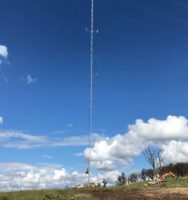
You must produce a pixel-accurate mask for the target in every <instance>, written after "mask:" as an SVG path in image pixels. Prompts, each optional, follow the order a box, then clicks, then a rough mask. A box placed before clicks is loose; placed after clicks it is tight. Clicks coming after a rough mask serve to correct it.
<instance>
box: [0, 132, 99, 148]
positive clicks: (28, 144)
mask: <svg viewBox="0 0 188 200" xmlns="http://www.w3.org/2000/svg"><path fill="white" fill-rule="evenodd" d="M100 139H101V137H100V136H99V135H97V134H93V135H92V143H93V144H94V143H95V142H96V141H99V140H100ZM87 145H88V136H87V135H82V136H70V137H65V138H59V137H57V138H56V137H51V136H43V135H32V134H28V133H23V132H21V131H9V130H8V131H0V147H4V148H16V149H31V148H39V147H47V146H48V147H66V146H87Z"/></svg>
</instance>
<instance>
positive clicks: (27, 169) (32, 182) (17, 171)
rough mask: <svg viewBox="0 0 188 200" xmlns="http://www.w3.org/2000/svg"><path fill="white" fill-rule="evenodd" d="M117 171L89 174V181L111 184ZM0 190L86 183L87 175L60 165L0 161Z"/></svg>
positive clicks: (58, 186) (114, 180) (117, 173)
mask: <svg viewBox="0 0 188 200" xmlns="http://www.w3.org/2000/svg"><path fill="white" fill-rule="evenodd" d="M118 175H119V172H118V171H112V172H108V173H104V174H98V175H96V176H94V175H92V176H91V181H92V182H95V183H99V182H100V183H102V180H103V179H106V180H107V181H108V183H109V184H113V183H115V182H116V180H117V176H118ZM0 179H1V181H0V190H1V191H8V190H12V189H14V190H29V189H47V188H48V189H51V188H56V189H58V188H63V187H65V186H67V185H68V186H69V187H72V186H76V185H83V184H86V183H87V175H86V174H85V173H79V172H77V171H73V172H67V170H66V169H65V168H63V167H62V166H61V165H28V164H24V163H0Z"/></svg>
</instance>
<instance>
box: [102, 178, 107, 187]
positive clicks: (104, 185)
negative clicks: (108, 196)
mask: <svg viewBox="0 0 188 200" xmlns="http://www.w3.org/2000/svg"><path fill="white" fill-rule="evenodd" d="M102 183H103V187H104V188H106V185H107V181H106V180H105V179H104V180H103V181H102Z"/></svg>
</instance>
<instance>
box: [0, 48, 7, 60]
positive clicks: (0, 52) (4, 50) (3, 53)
mask: <svg viewBox="0 0 188 200" xmlns="http://www.w3.org/2000/svg"><path fill="white" fill-rule="evenodd" d="M0 57H2V58H7V57H8V48H7V47H6V46H5V45H0Z"/></svg>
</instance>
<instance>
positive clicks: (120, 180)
mask: <svg viewBox="0 0 188 200" xmlns="http://www.w3.org/2000/svg"><path fill="white" fill-rule="evenodd" d="M126 183H127V177H126V176H125V174H124V173H123V172H122V173H121V175H120V176H118V178H117V185H118V186H122V185H125V184H126Z"/></svg>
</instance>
